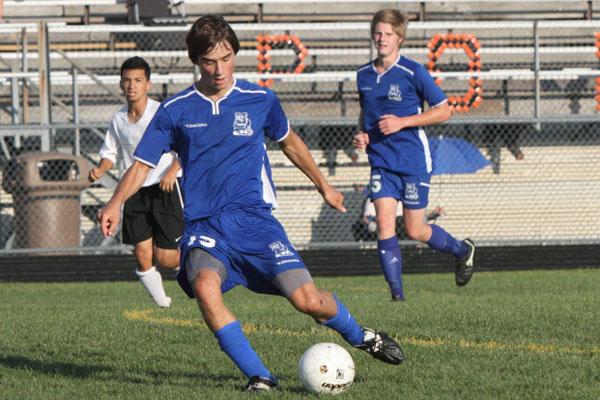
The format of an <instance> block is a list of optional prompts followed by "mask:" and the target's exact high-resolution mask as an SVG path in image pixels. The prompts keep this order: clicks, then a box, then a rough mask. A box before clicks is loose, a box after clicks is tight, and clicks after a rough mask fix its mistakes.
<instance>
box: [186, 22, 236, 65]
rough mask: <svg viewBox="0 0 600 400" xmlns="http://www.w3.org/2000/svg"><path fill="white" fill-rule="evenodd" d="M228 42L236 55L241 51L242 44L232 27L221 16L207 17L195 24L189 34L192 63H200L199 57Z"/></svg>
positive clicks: (188, 43) (188, 47) (189, 55)
mask: <svg viewBox="0 0 600 400" xmlns="http://www.w3.org/2000/svg"><path fill="white" fill-rule="evenodd" d="M223 41H225V42H227V43H229V45H230V46H231V48H232V49H233V52H234V54H237V52H238V51H239V50H240V42H239V41H238V38H237V36H236V34H235V32H234V31H233V29H232V28H231V26H230V25H229V24H228V23H227V22H226V21H225V18H223V17H222V16H220V15H205V16H203V17H200V18H198V19H197V20H196V22H194V24H193V25H192V27H191V28H190V31H189V32H188V34H187V37H186V39H185V43H186V44H187V49H188V57H189V58H190V60H192V63H194V64H196V63H197V62H198V57H200V56H202V55H204V54H206V53H207V52H209V51H210V50H212V49H213V48H214V47H215V46H216V45H217V44H218V43H220V42H223Z"/></svg>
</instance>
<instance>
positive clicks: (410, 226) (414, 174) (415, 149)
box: [353, 9, 475, 301]
mask: <svg viewBox="0 0 600 400" xmlns="http://www.w3.org/2000/svg"><path fill="white" fill-rule="evenodd" d="M407 25H408V17H407V16H406V15H405V14H403V13H401V12H399V11H398V10H394V9H385V10H381V11H378V12H377V13H375V15H374V16H373V19H372V21H371V37H372V40H373V43H374V45H375V48H376V50H377V58H376V59H375V60H373V61H371V62H369V63H368V64H365V65H363V66H361V67H360V68H358V71H357V75H356V80H357V87H358V93H359V99H360V107H361V113H360V117H359V121H358V126H359V132H358V133H357V134H356V136H355V137H354V139H353V144H354V146H355V147H356V148H357V149H359V150H364V149H366V151H367V155H368V157H369V164H370V165H371V182H370V197H371V199H372V200H373V202H374V203H375V211H376V215H377V216H376V219H377V227H378V228H377V238H378V241H377V249H378V253H379V261H380V263H381V267H382V269H383V273H384V276H385V279H386V281H387V282H388V285H389V286H390V290H391V294H392V300H394V301H398V300H404V291H403V287H402V253H401V252H400V246H399V244H398V240H397V238H396V231H395V230H396V209H397V207H398V201H401V202H402V205H403V207H404V223H405V227H406V233H407V234H408V236H409V237H410V238H411V239H414V240H419V241H421V242H424V243H427V244H428V245H429V246H430V247H432V248H434V249H436V250H439V251H442V252H445V253H449V254H453V255H454V257H456V260H457V263H456V273H455V281H456V284H457V285H458V286H464V285H466V284H467V283H468V282H469V280H470V279H471V276H472V274H473V260H474V255H475V245H474V243H473V241H472V240H470V239H465V240H463V241H459V240H456V239H455V238H454V237H452V236H451V235H450V234H449V233H448V232H446V231H445V230H444V229H442V228H441V227H440V226H438V225H429V224H427V223H426V222H425V207H426V206H427V202H428V196H429V182H430V180H431V171H432V165H431V153H430V151H429V144H428V141H427V136H426V134H425V130H424V129H423V127H424V126H426V125H432V124H437V123H440V122H443V121H445V120H447V119H448V118H450V114H451V113H450V107H449V106H448V100H447V98H446V95H445V94H444V92H443V91H442V90H441V89H440V88H439V87H438V86H437V85H436V84H435V82H434V81H433V79H432V78H431V75H429V73H428V72H427V70H425V68H424V67H423V66H422V65H421V64H419V63H417V62H415V61H413V60H410V59H408V58H406V57H404V56H402V55H400V46H401V44H402V41H403V40H404V38H405V35H406V27H407ZM425 101H426V102H427V103H428V104H429V106H430V108H429V109H428V110H427V111H424V109H423V105H424V104H423V103H424V102H425Z"/></svg>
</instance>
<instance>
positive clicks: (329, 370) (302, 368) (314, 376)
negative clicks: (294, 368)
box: [298, 343, 354, 394]
mask: <svg viewBox="0 0 600 400" xmlns="http://www.w3.org/2000/svg"><path fill="white" fill-rule="evenodd" d="M298 375H299V376H300V381H302V385H303V386H304V388H305V389H306V390H308V391H309V392H311V393H331V394H338V393H342V392H343V391H345V390H346V389H348V388H349V387H350V385H352V382H353V381H354V361H352V357H351V356H350V354H349V353H348V352H347V351H346V350H345V349H344V348H343V347H341V346H338V345H337V344H335V343H317V344H315V345H313V346H311V347H309V348H308V349H307V350H306V351H305V352H304V354H303V355H302V357H301V358H300V362H299V363H298Z"/></svg>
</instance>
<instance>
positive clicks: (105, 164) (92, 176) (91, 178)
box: [88, 158, 113, 183]
mask: <svg viewBox="0 0 600 400" xmlns="http://www.w3.org/2000/svg"><path fill="white" fill-rule="evenodd" d="M112 166H113V162H112V161H110V160H109V159H108V158H102V159H101V160H100V164H99V165H98V166H97V167H95V168H92V169H90V173H89V175H88V182H90V183H94V182H96V181H97V180H98V179H100V178H102V176H104V174H105V173H106V171H108V170H109V169H111V168H112Z"/></svg>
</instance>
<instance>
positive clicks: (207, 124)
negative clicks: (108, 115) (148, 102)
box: [134, 80, 289, 222]
mask: <svg viewBox="0 0 600 400" xmlns="http://www.w3.org/2000/svg"><path fill="white" fill-rule="evenodd" d="M288 132H289V122H288V119H287V117H286V115H285V113H284V111H283V109H282V108H281V104H280V103H279V100H278V99H277V97H276V96H275V94H274V93H273V92H272V91H270V90H268V89H265V88H262V87H260V86H258V85H254V84H251V83H249V82H246V81H239V80H236V81H235V82H234V85H233V86H232V88H231V89H230V91H229V92H228V93H227V94H226V95H225V96H224V97H223V98H221V99H219V100H218V101H212V100H211V99H209V98H208V97H206V96H204V95H203V94H202V93H201V92H199V91H198V90H197V89H196V88H195V86H191V87H189V88H188V89H185V90H184V91H182V92H180V93H179V94H177V95H175V96H173V97H171V98H169V99H167V100H165V101H164V102H163V103H162V104H161V106H160V108H159V110H158V111H157V113H156V115H155V116H154V119H153V120H152V121H151V122H150V125H148V128H147V129H146V132H145V133H144V136H143V138H142V140H141V141H140V143H139V145H138V147H137V149H136V151H135V153H134V157H135V158H136V159H137V160H138V161H141V162H143V163H145V164H148V165H150V166H154V165H156V163H157V162H158V160H159V159H160V157H161V155H162V153H165V152H169V151H171V150H174V151H176V152H177V154H178V155H179V161H180V163H181V167H182V169H183V181H182V188H183V194H184V200H185V205H184V217H185V220H186V221H187V222H189V221H195V220H199V219H202V218H206V217H209V216H213V215H216V214H218V213H221V212H224V211H235V210H239V209H244V208H270V207H271V205H272V204H273V203H274V201H275V198H274V196H275V192H274V188H273V186H272V183H271V181H270V179H269V178H270V176H269V172H270V170H269V168H268V160H267V159H266V151H265V147H264V146H265V145H264V137H265V136H267V137H269V138H271V139H273V140H276V141H281V140H283V139H284V138H285V136H286V135H287V133H288Z"/></svg>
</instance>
